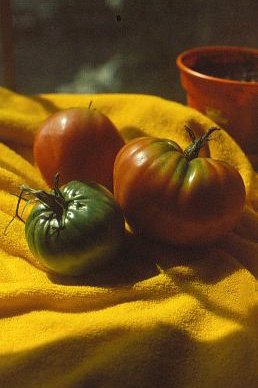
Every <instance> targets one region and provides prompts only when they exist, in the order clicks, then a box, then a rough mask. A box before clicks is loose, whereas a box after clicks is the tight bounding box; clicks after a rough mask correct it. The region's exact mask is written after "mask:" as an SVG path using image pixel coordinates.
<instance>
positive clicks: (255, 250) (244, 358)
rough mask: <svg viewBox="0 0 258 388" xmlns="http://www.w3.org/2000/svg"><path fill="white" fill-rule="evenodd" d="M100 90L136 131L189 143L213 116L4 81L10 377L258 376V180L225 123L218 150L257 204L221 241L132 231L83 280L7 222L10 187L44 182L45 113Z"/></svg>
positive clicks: (0, 227) (22, 384)
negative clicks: (39, 263)
mask: <svg viewBox="0 0 258 388" xmlns="http://www.w3.org/2000/svg"><path fill="white" fill-rule="evenodd" d="M91 100H92V101H93V106H94V107H95V108H97V109H99V110H100V111H101V112H103V113H105V114H107V115H108V116H109V117H110V118H111V120H112V121H113V122H114V123H115V124H116V126H117V127H118V128H119V130H121V132H122V133H123V135H124V136H125V137H126V139H129V138H130V137H133V136H135V135H137V134H141V133H146V134H150V135H157V136H159V137H170V138H172V139H174V140H176V141H178V143H179V144H180V145H181V146H182V147H185V146H186V145H187V144H189V137H188V135H187V133H186V132H185V131H184V129H183V125H184V124H187V125H189V126H190V127H191V128H192V129H193V130H194V131H196V132H199V133H202V132H203V131H204V130H207V129H208V128H209V127H210V126H211V125H214V124H213V123H212V122H211V121H210V120H209V119H208V118H206V117H204V116H203V115H201V114H199V113H197V112H196V111H195V110H193V109H191V108H188V107H185V106H183V105H181V104H178V103H175V102H171V101H167V100H164V99H162V98H159V97H155V96H145V95H125V94H122V95H119V94H108V95H54V94H52V95H38V96H23V95H20V94H16V93H13V92H11V91H8V90H6V89H3V88H2V89H0V141H1V143H0V236H1V238H0V314H1V319H0V387H1V388H14V387H17V388H35V387H37V388H68V387H69V388H71V387H73V388H82V387H86V388H88V387H89V388H94V387H98V388H100V387H101V388H129V387H130V388H138V387H139V388H150V387H151V388H153V387H162V388H167V387H169V388H171V387H173V388H215V387H216V388H217V387H218V386H222V387H227V388H257V386H258V373H257V371H258V341H257V337H258V336H257V334H258V328H257V326H258V304H257V293H256V291H255V286H256V280H255V279H256V277H257V273H258V215H257V212H256V210H257V192H258V190H257V187H256V188H255V185H257V181H256V174H255V173H254V171H253V169H252V167H251V165H250V163H249V161H248V159H247V158H246V156H245V154H244V153H243V152H242V151H241V150H240V148H239V147H238V146H237V145H236V144H235V142H234V141H233V140H232V138H231V137H230V136H229V135H227V133H226V132H224V131H220V132H217V133H216V139H217V140H216V141H215V140H214V141H210V143H209V149H210V153H211V156H212V157H214V158H220V159H222V160H226V161H228V162H229V163H231V164H232V165H234V166H235V167H236V168H237V169H238V170H239V171H240V173H241V174H242V177H243V179H244V182H245V185H246V191H247V205H246V208H245V211H244V213H243V215H242V218H241V220H240V222H239V223H238V225H237V226H236V228H235V230H234V232H231V233H229V234H228V235H227V236H225V238H223V240H221V241H220V242H218V243H217V244H216V245H215V246H212V247H209V248H205V249H188V250H186V249H176V248H172V247H168V246H166V245H161V244H157V243H154V242H147V241H143V240H141V239H138V238H134V237H132V236H128V240H127V247H126V255H125V257H124V258H123V259H121V261H119V262H117V264H115V265H114V266H112V268H110V269H109V271H108V272H105V271H103V273H101V274H100V275H98V276H91V277H90V278H86V277H85V278H84V279H80V280H78V283H76V282H75V281H74V280H71V279H65V280H64V279H62V278H60V277H58V276H53V275H52V276H50V275H47V274H46V273H45V272H43V271H41V270H40V269H39V268H37V267H36V266H35V265H34V264H33V263H34V261H33V257H32V255H31V254H30V252H29V250H28V247H27V244H26V241H25V237H24V225H23V223H21V222H20V221H19V220H18V219H15V220H14V222H13V223H12V224H11V225H10V227H9V229H8V230H7V233H6V234H4V229H5V227H6V225H7V224H8V222H9V221H10V219H11V217H12V216H13V215H14V213H15V208H16V203H17V197H15V196H13V195H11V194H10V193H18V192H19V186H20V185H22V184H26V185H29V186H30V187H33V188H37V189H39V188H46V185H45V184H44V182H43V181H42V178H41V176H40V174H39V172H38V170H37V168H36V167H35V165H34V162H33V158H32V153H31V146H32V143H33V138H34V135H35V132H36V130H37V128H38V125H39V124H40V122H41V121H42V120H43V119H45V118H46V117H47V116H48V115H49V114H51V113H53V112H54V111H56V110H58V109H62V108H67V107H74V106H85V107H87V106H88V105H89V102H90V101H91ZM243 130H244V129H243ZM218 140H219V141H218ZM255 209H256V210H255Z"/></svg>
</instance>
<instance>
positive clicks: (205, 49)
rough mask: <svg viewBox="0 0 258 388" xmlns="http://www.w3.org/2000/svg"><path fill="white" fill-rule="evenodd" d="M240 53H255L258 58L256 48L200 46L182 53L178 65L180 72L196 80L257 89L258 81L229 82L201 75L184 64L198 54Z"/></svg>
mask: <svg viewBox="0 0 258 388" xmlns="http://www.w3.org/2000/svg"><path fill="white" fill-rule="evenodd" d="M212 51H213V52H216V51H220V52H230V51H234V52H240V53H253V54H256V55H257V57H258V49H255V48H249V47H242V46H200V47H195V48H192V49H189V50H185V51H183V52H181V53H180V54H179V55H178V56H177V59H176V64H177V67H178V68H179V70H181V71H182V72H184V73H187V74H188V75H191V76H192V77H195V78H201V79H203V80H206V81H211V82H216V83H221V84H224V85H239V86H240V85H242V86H244V85H246V86H248V87H251V88H253V87H254V88H257V87H258V81H252V82H250V81H240V80H229V79H224V78H219V77H214V76H211V75H207V74H203V73H199V72H198V71H196V70H192V69H191V68H190V67H188V66H187V65H185V64H184V59H185V58H186V57H187V56H191V55H192V54H198V53H205V52H212Z"/></svg>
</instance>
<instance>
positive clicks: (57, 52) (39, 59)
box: [0, 0, 258, 103]
mask: <svg viewBox="0 0 258 388" xmlns="http://www.w3.org/2000/svg"><path fill="white" fill-rule="evenodd" d="M1 1H5V0H1ZM11 9H12V17H13V37H14V53H15V68H16V90H17V91H18V92H21V93H27V94H30V93H53V92H59V93H60V92H64V93H109V92H111V93H113V92H118V93H147V94H155V95H159V96H162V97H165V98H168V99H171V100H175V101H179V102H183V103H184V102H185V94H184V91H183V90H182V88H181V86H180V80H179V72H178V69H177V67H176V57H177V56H178V54H179V53H180V52H182V51H184V50H186V49H189V48H192V47H198V46H206V45H232V46H247V47H252V48H257V45H258V1H257V0H191V1H189V0H181V1H178V0H177V1H174V0H106V1H105V0H84V1H79V0H73V1H71V0H24V1H22V0H12V1H11ZM0 81H1V84H2V85H3V61H2V56H1V59H0Z"/></svg>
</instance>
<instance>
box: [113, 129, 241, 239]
mask: <svg viewBox="0 0 258 388" xmlns="http://www.w3.org/2000/svg"><path fill="white" fill-rule="evenodd" d="M216 129H218V128H211V129H210V130H209V131H208V132H207V133H206V134H204V135H203V136H202V137H201V138H198V139H196V138H195V136H194V134H193V133H192V131H191V130H190V129H188V131H189V134H190V135H191V137H192V140H193V142H192V144H191V145H189V146H188V147H187V149H186V150H185V151H183V150H182V149H181V147H180V146H179V145H178V144H177V143H175V142H174V141H172V140H169V139H158V138H152V137H141V138H138V139H134V140H132V141H130V142H129V143H128V144H126V145H125V146H124V147H123V148H122V149H121V150H120V152H119V153H118V155H117V157H116V160H115V164H114V196H115V198H116V200H117V202H118V203H119V204H120V206H121V208H122V210H123V212H124V215H125V218H126V220H127V222H128V224H129V225H130V226H131V228H132V230H133V231H135V232H137V233H140V234H144V235H147V236H150V237H152V238H155V239H157V240H159V241H164V242H168V243H171V244H175V245H202V244H208V243H211V242H214V241H215V240H217V239H218V238H219V237H221V236H222V235H223V234H224V233H226V232H227V231H229V230H230V229H232V228H233V227H234V225H235V224H236V222H237V220H238V218H239V216H240V214H241V212H242V209H243V206H244V203H245V186H244V183H243V180H242V178H241V175H240V174H239V172H238V171H237V170H236V169H235V168H233V167H232V166H230V165H229V164H227V163H225V162H223V161H219V160H213V159H211V158H209V157H198V153H199V150H200V149H201V147H203V146H204V145H205V144H206V143H207V141H208V140H209V139H210V134H211V133H212V132H213V131H214V130H216Z"/></svg>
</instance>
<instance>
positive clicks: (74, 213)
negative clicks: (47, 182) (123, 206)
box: [25, 181, 125, 276]
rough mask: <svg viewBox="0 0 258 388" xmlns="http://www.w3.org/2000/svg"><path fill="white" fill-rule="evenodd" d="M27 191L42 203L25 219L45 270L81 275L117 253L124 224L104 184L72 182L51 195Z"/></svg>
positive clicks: (31, 243) (31, 244)
mask: <svg viewBox="0 0 258 388" xmlns="http://www.w3.org/2000/svg"><path fill="white" fill-rule="evenodd" d="M27 190H28V189H27ZM29 190H30V191H27V192H29V193H30V194H34V195H35V196H36V197H37V198H38V199H39V201H40V203H37V204H36V205H35V206H34V207H33V209H32V210H31V212H30V214H29V216H28V218H27V220H26V223H25V235H26V239H27V242H28V246H29V248H30V251H31V252H32V254H33V255H34V257H35V258H36V259H37V260H38V261H39V263H41V264H43V266H44V267H45V268H46V269H47V270H49V271H50V272H54V273H58V274H61V275H71V276H77V275H82V274H85V273H87V272H92V271H94V270H95V269H96V270H97V269H99V268H100V267H102V266H103V265H105V264H106V263H108V262H109V261H111V260H112V259H113V258H114V257H115V256H116V255H117V254H118V252H119V250H120V248H121V245H122V242H123V236H124V231H125V222H124V217H123V214H122V212H121V210H120V208H119V206H118V205H117V203H116V202H115V200H114V198H113V196H112V194H111V193H110V192H109V191H108V190H107V189H106V188H105V187H103V186H102V185H100V184H97V183H93V182H78V181H71V182H69V183H67V184H66V185H64V186H62V187H61V188H60V189H59V188H58V187H57V186H55V187H54V190H53V191H51V192H49V193H48V192H46V191H36V190H32V189H29ZM25 192H26V188H25Z"/></svg>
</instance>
